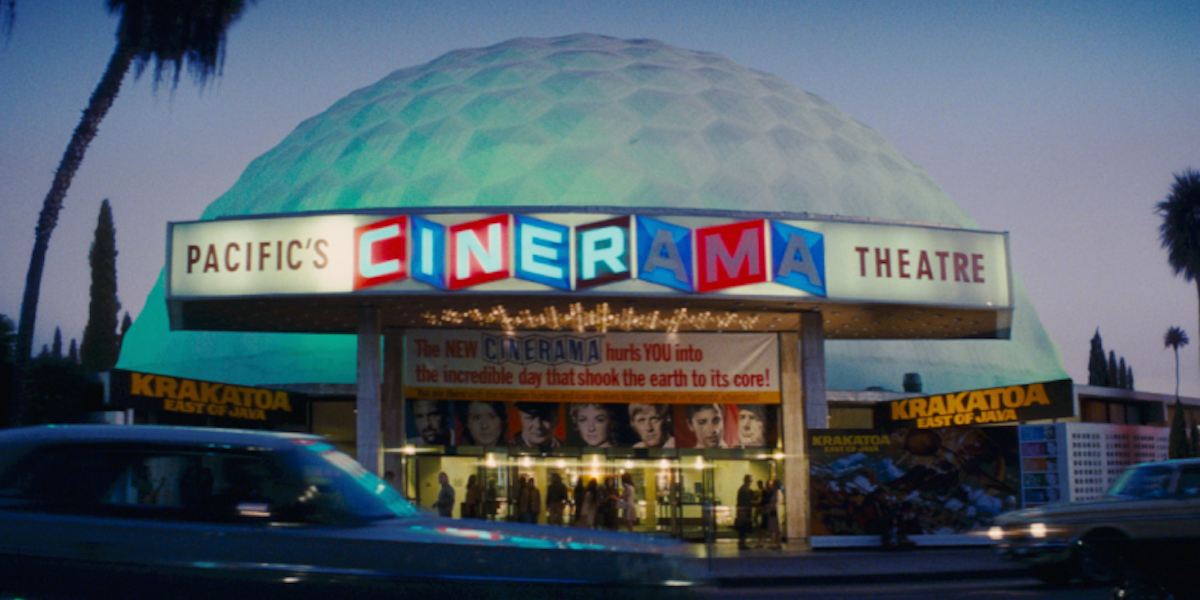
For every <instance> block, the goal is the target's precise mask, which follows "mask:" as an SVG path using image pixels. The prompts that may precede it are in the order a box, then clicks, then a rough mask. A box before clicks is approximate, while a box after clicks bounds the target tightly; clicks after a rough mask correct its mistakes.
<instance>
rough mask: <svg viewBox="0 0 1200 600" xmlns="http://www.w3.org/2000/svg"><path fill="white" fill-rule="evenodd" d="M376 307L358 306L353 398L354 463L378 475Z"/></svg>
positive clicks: (379, 448) (379, 333) (379, 351)
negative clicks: (354, 418)
mask: <svg viewBox="0 0 1200 600" xmlns="http://www.w3.org/2000/svg"><path fill="white" fill-rule="evenodd" d="M380 329H381V328H380V318H379V308H378V307H376V306H360V307H359V309H358V393H357V395H356V400H355V408H356V410H357V418H356V421H355V425H356V428H357V435H356V436H355V437H356V439H357V443H356V446H355V448H356V450H357V453H358V456H357V458H358V462H359V463H361V464H362V466H363V467H364V468H365V469H366V470H368V471H370V472H372V473H375V474H376V475H381V472H380V465H381V464H382V462H383V461H382V445H381V442H382V436H381V435H380V431H381V420H380V415H381V413H382V411H381V402H380V400H381V398H380V390H381V388H382V386H381V385H380V383H381V382H380V377H381V376H380V373H381V369H380V364H381V360H380V359H381V356H380V355H381V354H382V352H381V349H380V345H381V344H380V341H381V331H380Z"/></svg>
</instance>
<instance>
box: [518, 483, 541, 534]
mask: <svg viewBox="0 0 1200 600" xmlns="http://www.w3.org/2000/svg"><path fill="white" fill-rule="evenodd" d="M518 502H519V505H520V509H521V522H522V523H533V524H534V525H536V524H537V522H538V516H539V515H540V514H541V512H542V490H539V489H538V488H537V482H536V481H534V479H533V476H530V477H529V479H526V480H525V486H524V487H522V488H521V499H520V500H519V501H518Z"/></svg>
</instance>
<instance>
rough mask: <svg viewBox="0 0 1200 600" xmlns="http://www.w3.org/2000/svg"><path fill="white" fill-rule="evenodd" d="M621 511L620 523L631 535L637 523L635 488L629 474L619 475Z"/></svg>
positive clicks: (631, 476)
mask: <svg viewBox="0 0 1200 600" xmlns="http://www.w3.org/2000/svg"><path fill="white" fill-rule="evenodd" d="M621 511H622V512H621V522H622V523H624V524H625V527H626V528H627V529H629V531H630V533H632V532H633V525H634V524H635V523H637V488H635V487H633V475H630V474H629V473H624V474H622V475H621Z"/></svg>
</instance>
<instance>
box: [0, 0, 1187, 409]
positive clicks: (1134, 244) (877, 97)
mask: <svg viewBox="0 0 1200 600" xmlns="http://www.w3.org/2000/svg"><path fill="white" fill-rule="evenodd" d="M104 6H105V2H103V1H102V0H18V3H17V18H16V22H15V23H14V26H13V30H12V34H11V37H10V39H9V40H8V41H7V44H4V43H3V42H2V41H0V241H2V242H3V245H2V248H3V253H2V254H0V282H3V283H2V284H0V314H5V315H7V316H8V317H9V318H11V319H12V320H13V321H14V322H15V321H16V320H17V317H18V315H19V312H20V303H21V294H22V290H23V284H24V278H25V273H26V271H27V269H28V261H29V253H30V250H31V248H32V245H33V229H34V225H35V223H36V221H37V214H38V211H39V210H40V209H41V203H42V199H43V198H44V197H45V194H46V192H47V191H48V190H49V187H50V183H51V179H52V177H53V174H54V170H55V168H56V167H57V165H58V161H59V159H60V158H61V156H62V153H63V150H64V149H65V147H66V144H67V141H68V140H69V138H70V135H71V132H72V131H73V129H74V128H75V126H76V125H77V123H78V118H79V115H80V113H81V111H82V110H83V109H84V107H85V106H86V102H87V100H88V97H89V95H90V94H91V92H92V90H93V88H94V87H95V85H96V83H97V82H98V81H99V78H100V75H101V73H102V72H103V69H104V67H105V64H106V63H107V61H108V58H109V54H110V52H111V51H112V49H113V42H114V34H115V31H116V27H117V22H118V21H117V18H116V17H112V16H110V15H108V14H107V12H106V11H105V9H104ZM1197 32H1200V3H1197V2H1196V1H1195V0H1190V1H1178V2H1176V1H1169V2H1166V1H1164V2H1143V1H1131V2H1095V1H1090V2H1082V1H1081V2H1053V3H1046V2H964V3H959V2H800V1H795V2H766V1H762V2H730V1H725V2H684V1H675V2H665V1H654V0H637V1H629V2H625V1H619V2H618V1H605V2H586V3H585V2H562V1H561V0H550V1H545V2H515V1H505V2H449V1H447V2H430V1H424V2H400V1H387V0H357V1H355V2H328V1H318V0H288V1H282V0H259V1H258V3H257V4H255V5H254V6H252V7H251V8H250V9H249V10H248V11H247V12H246V13H245V15H244V17H243V18H242V20H241V21H240V22H238V23H237V24H235V25H234V26H233V28H232V29H231V30H230V31H229V40H228V41H229V43H228V47H227V52H228V54H227V58H226V61H225V64H224V75H223V76H222V77H221V78H220V79H218V80H216V81H215V82H214V84H213V85H210V86H209V87H208V88H206V89H204V90H200V89H198V88H197V87H196V86H195V85H193V84H192V82H191V80H190V79H189V78H188V76H187V74H184V77H183V79H182V80H181V83H180V86H179V88H178V89H176V90H174V91H173V92H172V90H171V88H170V86H169V81H168V85H165V86H161V87H160V89H159V90H158V91H157V92H155V91H154V86H153V78H152V77H151V74H147V76H144V77H142V78H141V79H140V80H137V81H134V79H133V77H132V75H131V76H130V77H129V78H127V79H126V81H125V85H124V87H123V88H122V91H121V95H120V97H119V98H118V99H117V101H116V104H115V105H114V106H113V108H112V110H111V111H110V112H109V114H108V117H107V118H106V119H105V120H104V122H103V124H102V125H101V129H100V133H99V135H98V137H97V138H96V140H95V141H94V142H93V143H92V145H91V148H90V150H89V151H88V154H87V157H86V158H85V160H84V163H83V167H82V168H81V169H80V171H79V173H78V174H77V176H76V178H75V182H74V184H73V185H72V186H71V189H70V192H69V194H68V196H67V200H66V203H65V209H64V211H63V213H62V218H61V220H60V222H59V226H58V229H56V230H55V232H54V235H53V238H52V239H51V244H50V253H49V256H48V259H47V266H46V275H45V279H44V281H43V284H42V302H41V305H40V306H41V307H40V309H39V314H38V329H37V339H36V342H35V351H36V349H38V348H41V346H42V344H48V343H49V342H50V340H51V339H52V337H53V334H54V328H55V327H56V326H58V327H61V328H62V330H63V335H64V338H65V340H66V341H65V342H64V343H65V344H66V343H69V340H70V339H71V338H76V339H77V340H78V339H81V338H82V332H83V328H84V325H85V324H86V320H87V303H88V286H89V270H88V261H87V255H88V249H89V247H90V245H91V242H92V235H93V230H94V229H95V226H96V217H97V213H98V211H99V206H100V203H101V201H102V200H103V199H105V198H108V199H109V200H110V202H111V203H112V207H113V212H114V217H115V221H116V228H117V246H118V250H119V256H118V259H117V260H118V270H119V274H118V277H119V294H120V299H121V302H122V304H123V310H128V311H129V312H130V314H131V315H133V316H134V317H135V318H136V316H137V314H138V312H139V311H140V310H141V309H142V306H143V304H144V302H145V300H146V296H147V294H148V293H149V291H150V288H151V287H152V286H153V285H154V283H155V281H156V279H157V277H158V275H159V272H160V270H161V269H162V266H163V264H164V261H165V255H166V229H167V223H169V222H173V221H191V220H195V219H198V218H199V217H200V214H201V213H202V212H203V210H204V208H205V207H206V206H208V204H209V203H210V202H212V201H213V200H215V199H216V198H217V197H219V196H220V195H221V194H223V193H224V192H225V191H227V190H228V189H229V188H230V187H231V186H232V185H233V183H234V182H235V181H236V180H237V178H238V177H239V176H240V175H241V173H242V171H243V170H244V169H245V168H246V166H247V165H248V164H249V163H250V161H252V160H253V159H254V158H256V157H258V156H259V155H261V154H263V153H264V152H267V151H268V150H270V149H271V148H273V147H274V146H275V145H277V144H278V143H279V142H280V141H282V140H283V138H284V137H285V136H286V135H287V134H288V133H289V132H290V131H291V130H292V129H294V128H295V127H296V126H297V125H299V124H300V123H301V122H302V121H304V120H305V119H308V118H310V117H313V116H316V115H317V114H319V113H321V112H322V111H324V110H325V109H327V108H329V106H330V105H332V104H333V103H334V102H336V101H337V100H339V99H341V98H342V97H344V96H346V95H347V94H349V93H350V92H352V91H354V90H356V89H358V88H361V87H364V86H368V85H371V84H373V83H375V82H376V81H378V80H380V79H381V78H383V77H384V76H385V75H387V74H388V73H390V72H391V71H394V70H396V69H400V68H405V67H411V66H416V65H419V64H422V63H425V62H428V61H430V60H432V59H434V58H437V57H438V56H440V55H442V54H444V53H446V52H449V51H451V50H455V49H460V48H471V47H480V46H490V45H493V44H496V43H499V42H502V41H505V40H508V39H511V38H516V37H554V36H560V35H567V34H573V33H597V34H601V35H608V36H614V37H619V38H652V39H657V40H661V41H663V42H666V43H668V44H672V45H675V46H678V47H681V48H685V49H689V50H701V51H709V52H715V53H717V54H721V55H723V56H725V57H727V58H729V59H731V60H733V61H734V62H737V63H739V64H741V65H743V66H746V67H749V68H752V69H756V70H759V71H765V72H768V73H773V74H776V75H779V76H780V77H782V78H783V79H785V80H786V81H788V82H790V83H791V84H793V85H795V86H796V87H799V88H801V89H803V90H806V91H809V92H812V93H814V94H816V95H818V96H821V97H823V98H825V99H826V100H829V101H830V102H832V103H833V104H834V105H836V106H837V107H838V108H839V109H840V110H841V111H842V112H844V113H845V114H847V115H849V116H850V117H851V118H853V119H855V120H858V121H860V122H862V123H864V124H865V125H867V126H869V127H871V128H873V129H875V130H876V131H878V132H879V133H880V134H881V135H882V136H883V138H884V139H886V140H887V141H888V142H890V143H891V144H892V145H893V146H895V147H896V148H897V149H898V150H899V151H900V152H901V153H902V154H904V155H905V156H907V157H909V158H910V159H912V160H913V161H915V162H916V163H917V164H919V165H920V166H921V167H923V168H924V169H925V170H926V171H927V172H928V173H929V174H930V175H931V176H932V177H933V179H934V180H935V181H937V182H938V184H939V185H940V186H941V187H942V189H944V190H945V191H946V193H947V194H949V196H950V197H951V198H953V199H954V200H955V201H956V202H958V204H959V205H960V206H962V207H963V208H964V209H965V210H966V211H967V212H968V213H969V214H970V215H971V216H972V217H974V219H975V220H976V221H977V223H978V224H979V227H980V228H981V229H983V230H988V231H1003V232H1008V233H1009V242H1010V246H1011V256H1012V264H1013V269H1014V271H1015V274H1016V275H1017V276H1018V277H1019V278H1021V279H1022V280H1023V281H1024V283H1025V285H1026V287H1027V289H1028V292H1029V295H1030V297H1031V298H1032V300H1033V302H1034V304H1035V305H1036V307H1037V311H1038V315H1039V317H1040V318H1041V321H1042V323H1043V324H1044V326H1045V327H1046V329H1047V330H1048V331H1049V333H1050V335H1051V336H1052V337H1053V339H1054V340H1055V342H1056V343H1057V344H1058V347H1059V349H1060V350H1061V353H1062V357H1063V366H1064V367H1065V368H1066V370H1067V372H1068V373H1069V374H1070V375H1071V377H1072V378H1073V379H1074V380H1075V381H1076V382H1077V383H1086V382H1087V359H1088V350H1089V341H1090V340H1091V338H1092V335H1093V334H1094V333H1095V331H1096V329H1097V328H1099V330H1100V333H1101V336H1102V337H1103V340H1104V345H1105V349H1106V350H1114V351H1115V352H1116V354H1117V355H1118V356H1123V357H1124V358H1125V359H1126V361H1127V362H1128V363H1129V364H1130V365H1131V366H1132V367H1133V371H1134V376H1135V383H1136V388H1137V389H1138V390H1140V391H1147V392H1158V393H1166V394H1171V393H1174V389H1175V364H1174V357H1173V355H1172V353H1171V351H1170V350H1169V349H1165V348H1164V347H1163V334H1164V333H1165V332H1166V330H1167V328H1168V327H1171V326H1179V327H1182V328H1183V329H1184V330H1185V331H1187V333H1188V335H1189V337H1190V338H1191V339H1192V344H1191V345H1189V346H1188V347H1186V348H1184V349H1183V350H1182V351H1181V352H1180V357H1179V358H1180V374H1181V388H1180V391H1181V393H1182V394H1184V395H1187V396H1193V397H1196V396H1200V366H1198V365H1200V362H1198V358H1200V354H1198V350H1197V348H1198V347H1200V333H1198V332H1197V315H1198V312H1200V309H1198V307H1197V293H1196V287H1195V284H1194V283H1190V284H1189V283H1187V282H1185V281H1184V280H1183V279H1182V278H1180V277H1175V276H1174V275H1173V274H1172V272H1171V269H1170V267H1169V266H1168V264H1167V261H1166V253H1165V252H1164V251H1163V250H1162V249H1161V247H1160V244H1159V240H1158V225H1159V223H1160V218H1159V216H1158V215H1157V214H1156V213H1155V210H1154V207H1155V204H1156V203H1157V202H1159V201H1161V200H1162V199H1163V198H1165V197H1166V195H1167V194H1168V193H1169V191H1170V186H1171V182H1172V181H1173V176H1174V174H1176V173H1181V172H1183V171H1184V170H1185V169H1187V168H1189V167H1191V168H1198V169H1200V35H1197Z"/></svg>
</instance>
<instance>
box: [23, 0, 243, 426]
mask: <svg viewBox="0 0 1200 600" xmlns="http://www.w3.org/2000/svg"><path fill="white" fill-rule="evenodd" d="M0 1H6V2H7V6H13V5H14V2H13V0H0ZM253 2H254V0H106V4H107V5H108V10H109V12H110V13H112V14H119V15H120V17H121V20H120V23H119V24H118V25H117V44H116V46H115V47H114V49H113V53H112V56H111V57H109V60H108V66H106V67H105V69H104V74H103V75H102V76H101V77H100V83H99V84H97V85H96V89H95V90H94V91H93V92H92V96H91V99H90V100H89V101H88V106H87V108H86V109H85V110H84V111H83V116H82V118H81V119H80V121H79V125H78V126H76V128H75V132H74V133H73V134H72V135H71V141H70V142H69V143H68V144H67V149H66V151H65V152H64V153H63V156H62V160H61V161H60V162H59V164H58V169H57V170H56V171H55V173H54V182H53V184H52V185H51V186H50V191H49V192H48V193H47V194H46V198H45V199H44V200H43V201H42V211H41V213H39V215H38V222H37V227H36V228H35V229H34V240H33V251H32V253H31V255H30V257H29V271H28V273H27V274H26V276H25V293H24V296H23V297H22V299H21V315H20V320H19V321H18V324H17V348H16V352H17V354H16V359H17V364H18V372H19V373H23V367H24V365H25V363H27V362H28V360H29V355H30V350H31V349H32V348H33V332H34V324H35V322H36V321H37V307H38V298H39V296H40V294H41V287H42V272H43V271H44V270H45V267H46V252H47V250H48V249H49V247H50V234H51V233H53V232H54V228H55V226H56V225H57V224H58V213H59V212H60V211H61V210H62V207H63V200H65V199H66V196H67V190H68V189H69V188H70V187H71V180H72V179H73V178H74V177H75V172H76V171H77V170H79V166H80V165H81V164H83V155H84V153H85V152H86V151H87V148H88V145H90V144H91V142H92V139H93V138H95V137H96V132H97V131H99V128H100V122H101V121H102V120H103V119H104V116H105V115H106V114H108V110H109V108H111V107H112V104H113V102H114V101H115V100H116V99H117V94H119V93H120V91H121V83H122V81H124V79H125V75H126V73H128V72H129V70H130V68H133V69H134V76H135V77H137V76H140V75H141V74H142V73H143V72H145V70H146V67H147V66H148V65H150V64H153V65H154V87H155V89H158V85H159V83H161V82H162V80H163V79H164V75H167V74H170V75H171V86H172V89H174V88H175V87H177V86H178V85H179V78H180V75H181V73H182V71H183V69H184V68H186V69H187V70H188V72H189V73H191V75H192V78H193V79H194V80H195V81H196V83H197V84H198V85H200V86H204V85H205V84H206V83H208V82H209V81H210V80H211V79H212V78H213V77H215V76H218V75H220V72H221V66H222V64H223V63H224V59H225V34H226V31H228V29H229V27H230V25H232V24H233V23H234V21H236V20H237V18H238V17H239V16H240V15H241V13H242V11H243V10H245V8H246V7H247V6H248V5H250V4H252V3H253ZM5 7H6V5H0V8H5ZM5 22H6V23H8V22H10V21H7V20H6V21H5ZM17 389H18V390H20V386H18V388H17ZM13 404H14V406H13V410H14V411H15V412H14V415H13V420H14V421H16V422H20V420H21V415H20V411H21V410H22V407H21V399H20V397H18V398H17V399H16V401H15V402H14V403H13Z"/></svg>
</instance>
